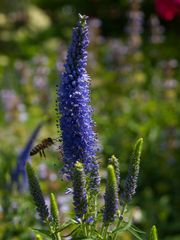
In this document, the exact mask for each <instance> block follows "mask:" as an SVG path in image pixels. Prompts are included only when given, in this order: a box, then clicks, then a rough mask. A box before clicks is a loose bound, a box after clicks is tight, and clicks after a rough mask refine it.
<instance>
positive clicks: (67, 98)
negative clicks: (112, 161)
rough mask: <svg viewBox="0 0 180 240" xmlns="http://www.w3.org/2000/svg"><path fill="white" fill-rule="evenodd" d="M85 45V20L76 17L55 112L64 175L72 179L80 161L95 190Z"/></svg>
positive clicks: (94, 156)
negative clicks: (57, 114)
mask: <svg viewBox="0 0 180 240" xmlns="http://www.w3.org/2000/svg"><path fill="white" fill-rule="evenodd" d="M88 44H89V39H88V26H87V17H86V16H81V15H79V22H78V24H77V26H76V27H75V28H74V29H73V34H72V42H71V45H70V47H69V49H68V54H67V59H66V64H65V66H64V67H65V71H64V72H63V73H62V75H61V83H60V86H59V87H58V90H57V92H58V98H57V104H58V106H57V109H58V111H59V113H60V115H61V117H60V120H59V125H60V129H61V132H62V144H63V146H62V148H63V155H64V156H63V161H64V164H65V166H64V168H63V173H65V174H67V175H68V176H69V177H70V178H72V175H73V168H74V165H75V163H76V162H77V161H79V162H81V163H82V164H83V167H84V171H85V173H86V174H87V175H89V176H91V179H92V183H91V185H92V186H93V188H95V189H98V186H99V183H100V178H99V174H98V168H99V166H98V163H97V161H96V149H97V147H96V135H95V132H94V130H93V126H94V124H93V120H92V108H91V106H90V91H89V85H90V78H89V76H88V74H87V72H86V69H85V67H86V65H87V47H88Z"/></svg>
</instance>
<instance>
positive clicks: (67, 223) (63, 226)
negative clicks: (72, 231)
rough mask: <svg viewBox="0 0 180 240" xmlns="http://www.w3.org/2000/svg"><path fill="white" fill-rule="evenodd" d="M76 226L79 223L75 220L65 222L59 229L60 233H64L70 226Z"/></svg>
mask: <svg viewBox="0 0 180 240" xmlns="http://www.w3.org/2000/svg"><path fill="white" fill-rule="evenodd" d="M75 224H78V222H77V221H76V220H74V219H70V220H69V221H67V222H65V223H64V224H62V225H61V228H60V229H59V232H62V231H63V230H64V229H66V228H68V227H69V226H73V225H75Z"/></svg>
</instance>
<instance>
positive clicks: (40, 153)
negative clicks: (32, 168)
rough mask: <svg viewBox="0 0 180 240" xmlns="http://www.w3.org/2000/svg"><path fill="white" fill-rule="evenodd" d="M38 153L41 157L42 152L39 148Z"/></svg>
mask: <svg viewBox="0 0 180 240" xmlns="http://www.w3.org/2000/svg"><path fill="white" fill-rule="evenodd" d="M39 155H40V157H41V158H42V152H41V150H40V151H39Z"/></svg>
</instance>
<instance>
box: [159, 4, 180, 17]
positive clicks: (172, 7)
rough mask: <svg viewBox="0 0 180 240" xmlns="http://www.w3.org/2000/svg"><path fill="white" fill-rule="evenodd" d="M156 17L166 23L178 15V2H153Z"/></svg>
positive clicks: (179, 11) (179, 9) (179, 13)
mask: <svg viewBox="0 0 180 240" xmlns="http://www.w3.org/2000/svg"><path fill="white" fill-rule="evenodd" d="M155 7H156V11H157V13H158V15H159V16H160V17H162V18H163V19H165V20H167V21H171V20H172V19H173V18H174V17H175V16H177V15H180V0H155Z"/></svg>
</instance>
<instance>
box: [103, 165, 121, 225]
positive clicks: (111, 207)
mask: <svg viewBox="0 0 180 240" xmlns="http://www.w3.org/2000/svg"><path fill="white" fill-rule="evenodd" d="M107 172H108V176H107V182H106V193H105V197H104V199H105V208H104V216H103V222H104V224H105V225H108V224H109V223H110V222H113V221H114V220H115V217H116V213H117V210H118V202H119V199H118V185H117V178H116V174H115V170H114V167H113V165H111V164H109V165H108V167H107Z"/></svg>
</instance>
